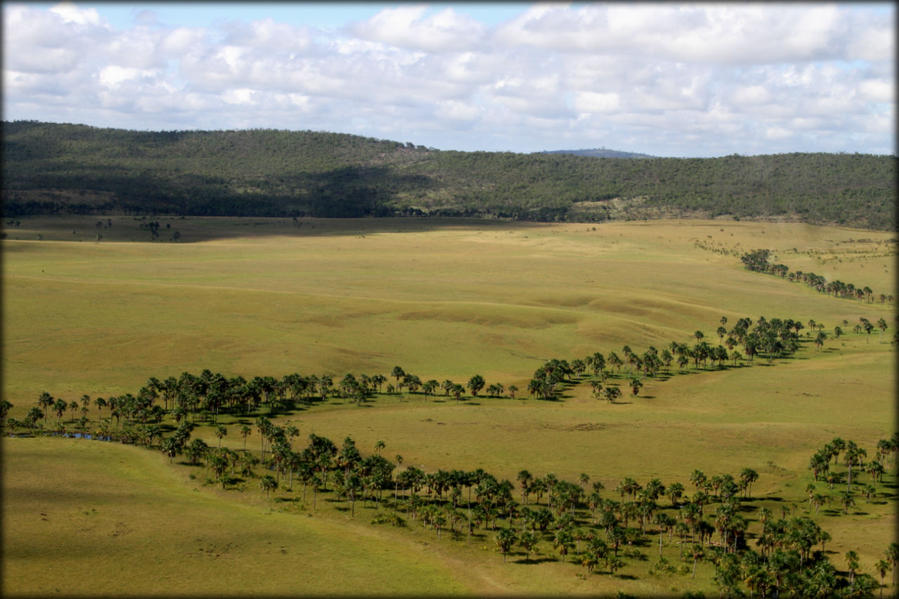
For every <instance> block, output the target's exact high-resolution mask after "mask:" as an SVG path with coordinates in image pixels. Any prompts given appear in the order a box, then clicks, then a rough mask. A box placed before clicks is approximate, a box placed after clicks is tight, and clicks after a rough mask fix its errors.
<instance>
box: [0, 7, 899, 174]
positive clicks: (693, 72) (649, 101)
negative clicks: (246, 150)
mask: <svg viewBox="0 0 899 599" xmlns="http://www.w3.org/2000/svg"><path fill="white" fill-rule="evenodd" d="M895 34H896V32H895V9H894V8H893V5H892V3H881V4H817V3H798V4H784V5H770V4H765V5H762V4H742V3H726V4H720V5H719V4H709V3H700V4H692V5H691V4H673V3H663V4H642V3H641V4H636V5H633V4H623V3H611V4H602V3H569V4H561V3H551V4H486V3H484V4H479V3H459V4H449V3H441V4H411V3H394V4H376V3H360V4H350V3H336V4H315V3H274V4H249V3H248V4H241V3H222V4H217V3H198V4H169V3H146V4H134V3H118V2H113V3H96V4H89V3H85V4H81V3H76V4H71V3H65V4H52V3H25V4H18V3H4V4H3V110H4V116H3V118H4V119H5V120H20V119H34V120H42V121H52V122H69V123H85V124H89V125H95V126H103V127H121V128H127V129H139V130H170V129H245V128H277V129H312V130H320V131H338V132H344V133H354V134H359V135H366V136H371V137H378V138H384V139H393V140H397V141H403V142H406V141H411V142H414V143H416V144H420V145H426V146H431V147H435V148H439V149H446V150H449V149H455V150H510V151H515V152H534V151H540V150H553V149H576V148H597V147H607V148H613V149H618V150H629V151H635V152H644V153H648V154H654V155H658V156H720V155H725V154H731V153H739V154H744V155H745V154H767V153H777V152H795V151H799V152H805V151H825V152H863V153H875V154H892V153H894V152H895V145H894V144H895V141H894V138H895V125H894V119H895V87H894V78H895V61H894V54H895V49H894V46H895Z"/></svg>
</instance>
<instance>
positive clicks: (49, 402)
mask: <svg viewBox="0 0 899 599" xmlns="http://www.w3.org/2000/svg"><path fill="white" fill-rule="evenodd" d="M727 322H728V320H727V318H726V317H724V316H722V317H721V319H720V325H719V326H718V328H717V330H716V333H717V335H718V338H719V341H720V343H719V344H718V345H717V346H715V345H712V344H710V343H708V342H707V341H705V335H704V333H703V332H702V331H696V332H695V333H694V338H695V343H693V344H692V345H691V344H689V343H683V342H677V341H672V342H671V343H670V344H669V345H668V346H667V347H664V348H663V349H662V350H661V351H659V350H658V349H656V348H655V347H653V346H650V347H649V348H648V349H647V350H646V351H645V352H643V353H642V354H638V353H636V352H634V351H633V350H631V348H630V346H628V345H625V346H623V347H622V349H621V355H622V356H623V357H619V355H618V353H616V352H615V351H610V352H609V353H608V354H607V355H603V354H602V353H600V352H594V353H592V354H590V355H588V356H586V357H585V358H582V359H580V358H579V359H575V360H572V361H571V362H570V363H569V362H568V361H567V360H564V359H562V360H560V359H555V358H554V359H551V360H548V361H547V362H545V363H544V364H543V365H542V366H541V367H540V368H538V369H537V370H536V371H535V372H534V375H533V377H532V378H531V380H530V382H529V383H528V386H527V391H528V393H529V394H530V395H531V396H532V397H536V398H539V399H543V400H554V399H558V397H559V395H560V394H561V393H562V392H563V391H564V390H565V389H566V388H568V387H570V386H572V385H575V384H578V383H580V382H583V380H585V375H586V374H587V373H588V372H589V373H590V376H589V382H590V385H591V387H592V391H593V396H594V397H595V398H597V399H605V400H607V401H608V402H609V403H614V402H615V401H616V400H617V399H618V398H620V397H621V394H622V389H621V384H618V383H611V382H609V379H616V378H617V379H621V378H622V375H621V369H622V367H626V372H625V375H624V378H625V379H626V380H625V381H624V382H623V384H624V385H625V386H626V387H628V388H630V390H631V393H632V394H633V395H634V396H637V395H638V394H639V392H640V389H641V388H642V387H643V377H650V378H651V377H655V376H656V375H658V374H659V373H660V372H661V370H662V369H663V368H664V369H666V371H667V374H668V375H673V374H675V372H674V371H673V370H672V364H673V363H675V362H676V363H677V366H678V367H679V368H680V369H681V370H683V369H685V368H686V367H687V366H688V365H689V364H690V362H691V361H692V363H693V366H694V368H700V365H702V367H703V368H707V367H708V365H709V362H713V363H715V364H717V367H718V368H724V367H725V363H726V362H727V361H731V362H732V363H733V365H735V366H736V365H737V363H742V362H743V361H744V353H745V357H746V358H748V360H749V361H750V362H752V361H753V360H754V358H755V356H764V357H767V358H768V359H769V360H773V359H774V358H778V357H779V358H783V357H788V356H790V355H792V354H793V353H795V352H796V351H797V350H798V349H799V347H800V341H801V338H800V336H799V333H800V331H802V330H803V329H804V328H806V327H805V325H804V324H803V323H802V322H801V321H800V320H794V319H791V318H786V319H781V318H772V319H770V320H768V319H766V318H765V317H764V316H761V317H759V318H758V320H757V321H755V322H753V321H752V320H751V319H750V318H740V319H738V320H737V321H736V322H735V323H734V325H733V326H732V327H731V328H730V329H728V328H727V327H726V325H727ZM807 324H808V331H809V332H808V333H807V337H808V336H810V335H811V333H815V337H814V343H815V345H816V347H817V348H818V349H821V347H822V346H823V345H824V342H825V340H826V339H827V335H826V333H824V332H823V329H824V325H823V324H821V323H817V322H815V321H814V320H809V321H808V323H807ZM843 324H844V326H848V322H847V321H845V320H844V321H843ZM877 326H878V327H879V328H880V329H881V331H885V330H886V329H887V323H886V321H885V320H884V319H883V318H881V319H880V320H879V321H878V322H877ZM873 328H874V325H873V324H872V323H871V322H870V321H869V320H868V319H866V318H865V317H860V318H859V322H858V324H856V326H855V332H856V333H857V334H860V333H861V332H862V331H864V332H865V333H867V334H870V333H871V331H872V330H873ZM843 334H844V332H843V329H842V328H841V327H840V326H837V327H835V329H834V336H835V337H837V338H839V337H840V336H841V335H843ZM738 345H739V346H741V347H742V349H743V352H744V353H741V352H740V351H738V350H737V349H735V348H736V347H737V346H738ZM728 350H730V351H728ZM613 371H614V374H613ZM391 376H392V377H393V378H394V379H395V380H394V381H393V382H389V379H388V378H387V377H385V376H384V375H382V374H374V375H368V374H361V375H359V376H358V377H357V376H356V375H354V374H352V373H348V374H346V375H345V376H344V377H343V378H342V379H340V380H339V381H338V382H337V383H335V381H334V379H333V377H332V376H331V375H327V374H323V375H320V376H319V375H309V376H304V375H301V374H299V373H291V374H287V375H285V376H283V377H281V378H276V377H272V376H256V377H253V378H252V379H250V380H246V379H244V377H242V376H239V375H238V376H235V377H226V376H225V375H223V374H221V373H214V372H212V371H211V370H209V369H204V370H203V371H202V372H201V373H200V374H199V375H195V374H192V373H189V372H182V373H181V375H180V376H179V377H174V376H170V377H168V378H165V379H159V378H156V377H150V378H149V379H148V380H147V383H146V384H145V385H144V386H143V387H141V388H140V389H139V390H138V392H137V393H136V394H131V393H125V394H123V395H120V396H112V397H109V398H103V397H97V398H96V399H93V400H92V399H91V397H90V396H88V395H83V396H82V397H81V399H80V401H75V400H73V401H71V402H66V401H65V400H64V399H61V398H55V397H53V396H52V395H50V394H49V393H48V392H46V391H45V392H43V393H41V395H40V396H39V398H38V400H37V402H36V408H37V409H32V410H31V411H29V412H28V414H27V415H26V417H25V420H24V422H22V423H17V424H22V425H24V426H26V427H29V428H35V427H37V426H38V425H39V423H40V422H41V421H43V422H49V417H50V415H51V414H55V415H56V428H57V429H59V428H60V426H61V423H62V418H63V416H64V414H65V413H66V411H69V412H71V414H72V415H73V416H74V415H77V414H80V415H81V416H80V418H79V419H78V424H79V426H80V428H81V429H82V430H85V429H86V428H87V425H88V422H89V420H88V414H89V408H90V406H91V404H92V403H93V405H94V406H95V408H96V409H97V414H98V419H99V417H101V416H102V414H103V411H104V410H107V409H108V411H109V418H111V419H113V420H115V423H116V426H117V427H118V426H120V425H121V422H122V420H125V421H132V422H139V423H141V424H143V425H148V424H152V423H156V424H158V423H160V422H161V421H162V420H163V418H164V417H165V416H166V414H172V415H173V416H174V418H175V421H176V422H177V423H180V422H181V421H182V420H184V421H187V420H190V421H193V422H196V421H197V418H198V417H199V418H202V419H203V420H205V421H211V422H212V423H213V424H214V423H216V422H217V418H218V416H219V415H220V414H222V413H230V414H236V415H243V416H246V415H249V414H252V413H254V412H257V411H258V410H259V409H260V408H261V407H262V406H265V407H266V408H267V409H268V412H269V414H275V413H278V412H280V411H287V410H290V409H294V408H296V407H297V404H298V403H302V404H309V403H311V402H317V401H324V400H326V399H327V398H329V397H339V398H348V399H351V400H353V401H355V402H357V403H359V404H361V403H364V402H365V401H367V400H368V399H370V398H371V397H374V396H375V395H376V394H378V393H382V392H383V391H384V390H385V389H384V386H385V384H386V392H387V393H388V394H393V393H403V392H408V393H423V394H425V395H429V396H430V395H434V394H436V393H437V392H438V391H440V390H442V391H443V394H444V395H445V396H452V397H454V398H455V399H457V400H461V399H463V397H464V394H465V390H466V389H467V390H468V392H469V393H470V396H471V397H477V396H478V393H480V392H481V391H482V390H486V394H487V395H488V396H490V397H510V398H513V399H514V398H515V397H516V394H517V392H518V388H517V387H516V386H515V385H508V386H505V385H503V384H501V383H492V384H490V385H487V384H486V381H485V380H484V378H483V377H482V376H481V375H480V374H475V375H473V376H472V377H471V378H470V379H469V380H468V382H467V383H466V384H465V385H462V384H459V383H456V382H454V381H452V380H450V379H446V380H444V381H443V382H442V383H440V382H438V381H437V380H436V379H429V380H425V381H423V380H422V379H421V378H420V377H419V376H418V375H415V374H412V373H407V372H406V371H405V370H404V369H403V368H402V367H400V366H395V367H394V368H393V370H392V372H391ZM160 402H161V403H162V405H161V406H160V405H159V403H160ZM7 410H8V408H7ZM3 419H4V421H5V415H4V417H3Z"/></svg>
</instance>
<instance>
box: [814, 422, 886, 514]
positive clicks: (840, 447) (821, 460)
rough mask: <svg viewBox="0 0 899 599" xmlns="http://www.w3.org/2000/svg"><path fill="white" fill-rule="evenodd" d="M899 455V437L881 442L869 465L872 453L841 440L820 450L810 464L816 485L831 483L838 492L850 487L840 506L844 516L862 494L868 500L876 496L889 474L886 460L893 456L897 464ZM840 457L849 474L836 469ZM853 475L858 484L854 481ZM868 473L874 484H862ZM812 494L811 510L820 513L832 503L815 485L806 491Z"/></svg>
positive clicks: (837, 439) (829, 486)
mask: <svg viewBox="0 0 899 599" xmlns="http://www.w3.org/2000/svg"><path fill="white" fill-rule="evenodd" d="M897 453H899V433H893V436H892V437H891V438H889V439H881V440H880V441H878V442H877V449H876V454H875V455H874V456H873V457H872V459H871V460H868V461H866V459H865V458H867V457H868V452H867V450H865V449H864V448H863V447H860V446H859V445H858V444H857V443H856V442H855V441H852V440H848V441H844V440H843V439H842V438H840V437H835V438H834V439H833V440H831V441H830V442H828V443H826V444H825V445H824V447H822V448H820V449H819V450H818V451H816V452H815V454H814V455H813V456H812V457H811V459H810V460H809V466H808V467H809V470H811V471H812V476H813V478H814V481H815V482H818V481H822V482H825V483H827V486H828V488H829V489H830V490H834V487H835V486H836V485H839V484H842V483H843V482H845V483H846V488H845V490H844V491H842V492H841V493H840V494H839V502H840V504H841V505H842V508H843V513H844V514H848V513H849V509H850V508H851V507H852V506H854V505H855V503H856V497H857V496H858V494H862V495H864V496H865V497H866V498H867V499H871V497H872V496H873V495H874V494H875V493H876V487H875V486H874V485H875V484H876V483H880V482H882V480H883V476H884V474H885V473H886V465H885V464H886V459H887V457H888V456H892V459H893V462H894V464H895V462H896V455H897ZM840 454H842V457H843V465H844V466H845V471H843V470H840V471H838V470H837V469H836V466H837V465H838V464H839V459H840ZM853 472H854V474H855V480H854V481H853ZM862 472H864V473H865V474H867V475H868V476H870V479H871V482H869V483H864V484H863V483H862V482H861V481H860V476H859V474H860V473H862ZM806 493H808V498H809V506H810V507H814V508H815V512H816V513H817V511H818V509H820V507H821V506H822V505H824V504H825V503H827V502H828V501H829V500H830V497H829V496H827V495H824V494H822V493H818V492H817V487H816V486H815V484H814V483H809V485H808V486H807V487H806Z"/></svg>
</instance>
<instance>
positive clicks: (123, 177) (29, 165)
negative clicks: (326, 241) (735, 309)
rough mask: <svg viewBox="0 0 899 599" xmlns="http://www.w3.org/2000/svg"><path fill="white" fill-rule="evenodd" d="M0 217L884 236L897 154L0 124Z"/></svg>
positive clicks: (889, 223) (892, 222) (890, 225)
mask: <svg viewBox="0 0 899 599" xmlns="http://www.w3.org/2000/svg"><path fill="white" fill-rule="evenodd" d="M3 155H4V160H3V190H2V197H3V211H4V216H5V217H7V218H9V217H15V216H22V215H28V214H54V213H83V214H92V213H126V214H180V215H231V216H239V215H254V216H302V215H310V216H320V217H357V216H395V215H422V216H425V215H430V216H479V217H489V218H509V219H516V220H530V221H582V222H600V221H606V220H622V219H642V218H656V217H716V216H723V215H730V216H733V217H736V218H770V219H784V220H798V221H803V222H809V223H817V224H825V223H830V224H840V225H848V226H856V227H863V228H869V229H885V230H892V229H895V226H896V217H895V204H896V186H895V180H896V158H895V157H894V156H876V155H860V154H823V153H815V154H781V155H767V156H739V155H732V156H726V157H721V158H645V159H641V160H633V159H630V158H595V157H590V156H577V155H569V154H565V153H537V154H516V153H511V152H459V151H440V150H435V149H432V148H426V147H423V146H418V145H415V144H412V143H405V144H404V143H400V142H396V141H388V140H380V139H372V138H365V137H359V136H354V135H347V134H340V133H327V132H316V131H283V130H241V131H163V132H138V131H128V130H119V129H102V128H95V127H90V126H86V125H72V124H53V123H41V122H33V121H17V122H4V123H3Z"/></svg>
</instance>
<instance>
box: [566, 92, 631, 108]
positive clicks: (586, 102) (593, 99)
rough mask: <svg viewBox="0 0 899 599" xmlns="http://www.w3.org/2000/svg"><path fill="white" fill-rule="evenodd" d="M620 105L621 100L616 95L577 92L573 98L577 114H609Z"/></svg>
mask: <svg viewBox="0 0 899 599" xmlns="http://www.w3.org/2000/svg"><path fill="white" fill-rule="evenodd" d="M620 105H621V98H620V97H619V96H618V94H616V93H601V92H578V93H577V94H576V95H575V98H574V107H575V108H576V109H577V111H578V112H611V111H614V110H618V108H619V106H620Z"/></svg>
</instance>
